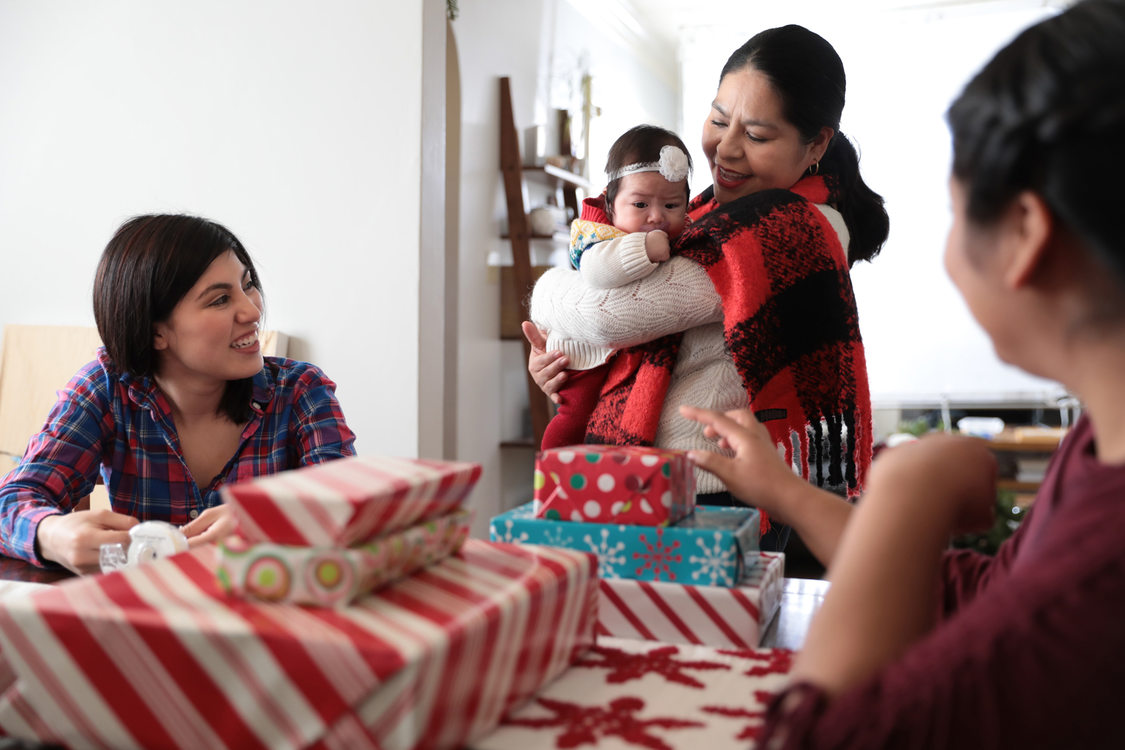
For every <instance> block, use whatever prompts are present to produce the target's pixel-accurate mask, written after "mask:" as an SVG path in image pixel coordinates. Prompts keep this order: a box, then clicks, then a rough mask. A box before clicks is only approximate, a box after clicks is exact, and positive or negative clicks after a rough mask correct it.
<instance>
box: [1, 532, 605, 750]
mask: <svg viewBox="0 0 1125 750" xmlns="http://www.w3.org/2000/svg"><path fill="white" fill-rule="evenodd" d="M214 554H215V550H214V549H213V548H204V549H199V550H194V551H191V552H186V553H183V554H180V555H175V556H172V557H167V558H164V559H161V560H158V561H156V562H154V563H152V564H148V565H141V566H137V567H134V568H130V569H127V570H124V571H119V572H116V573H112V574H109V575H104V576H91V577H88V578H81V579H75V580H73V581H68V582H66V583H63V584H61V585H59V586H55V587H52V588H50V589H48V590H44V591H36V592H34V593H31V594H28V595H26V596H23V597H19V598H13V599H12V600H11V601H10V602H8V603H7V605H6V606H5V607H3V608H0V689H2V690H3V693H2V695H0V731H2V732H3V733H5V734H8V735H11V736H15V737H19V738H25V739H30V740H36V741H40V742H49V743H61V744H66V745H68V746H75V747H91V746H92V747H112V748H141V747H144V748H157V747H160V748H165V747H182V748H221V747H230V748H267V747H268V748H298V747H309V746H317V747H326V748H333V747H337V748H377V747H378V748H386V749H387V750H391V749H393V748H422V747H425V748H447V747H449V748H451V747H457V746H460V745H462V744H464V743H465V742H467V741H469V740H471V739H473V738H475V737H478V736H480V735H482V734H484V733H487V732H488V731H489V730H490V729H491V728H492V727H494V726H495V725H496V724H497V723H498V722H499V721H500V718H501V716H502V715H503V714H504V712H505V711H507V710H508V709H509V708H511V707H512V706H514V705H515V704H517V703H519V702H520V701H522V700H524V699H526V698H527V697H528V696H530V695H532V694H533V693H534V692H535V691H536V690H538V689H539V688H540V687H541V686H542V685H543V684H544V683H546V682H547V681H548V680H550V679H552V678H553V677H555V676H556V675H558V674H560V673H561V672H563V671H564V670H565V669H566V668H567V666H568V665H569V664H570V662H571V661H572V660H573V659H574V658H576V657H577V656H578V655H579V654H580V653H582V652H583V651H585V650H586V649H587V648H588V647H589V646H590V645H591V644H592V641H593V626H594V608H595V606H596V602H597V598H596V597H597V594H596V584H595V583H594V581H595V578H594V572H595V571H594V560H593V557H592V556H590V555H587V554H584V553H576V552H571V551H569V550H561V549H551V548H546V547H532V546H515V545H506V544H490V543H487V542H481V541H475V540H470V541H468V542H466V544H465V546H464V547H463V548H462V551H461V553H460V554H459V555H457V556H454V557H450V558H447V559H446V560H444V561H442V562H440V563H438V564H436V565H433V566H431V567H429V568H426V569H425V570H423V571H421V572H418V573H416V574H415V575H413V576H411V577H409V578H407V579H404V580H402V581H399V582H398V583H395V584H392V585H391V586H388V587H387V588H385V589H383V590H382V591H380V592H379V593H378V594H373V595H371V596H368V597H365V598H363V599H360V600H358V601H357V603H356V604H355V605H354V606H351V607H346V608H342V609H317V608H303V607H298V606H294V605H281V604H270V603H263V602H255V601H250V600H244V599H239V598H237V597H233V596H227V595H224V594H223V593H222V591H221V590H220V588H219V586H218V583H217V582H216V580H215V574H214V560H213V557H214ZM497 646H503V647H502V648H500V647H497Z"/></svg>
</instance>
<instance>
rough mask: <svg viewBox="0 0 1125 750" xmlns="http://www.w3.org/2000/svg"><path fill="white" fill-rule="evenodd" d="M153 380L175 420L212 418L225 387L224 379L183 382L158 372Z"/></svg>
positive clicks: (217, 408) (217, 411) (216, 411)
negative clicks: (170, 408) (206, 381)
mask: <svg viewBox="0 0 1125 750" xmlns="http://www.w3.org/2000/svg"><path fill="white" fill-rule="evenodd" d="M154 380H156V384H157V385H158V386H159V387H160V390H161V392H163V394H164V397H165V398H167V399H168V402H169V404H170V405H171V407H172V417H173V419H174V420H175V421H177V422H183V421H185V420H186V421H196V420H200V419H213V418H215V417H216V416H217V415H218V414H219V404H220V403H221V402H222V399H223V393H224V392H225V391H226V387H227V384H226V382H225V381H221V380H220V381H212V382H208V383H198V382H185V381H183V380H180V379H177V378H167V377H164V376H161V375H160V374H157V375H156V376H155V377H154Z"/></svg>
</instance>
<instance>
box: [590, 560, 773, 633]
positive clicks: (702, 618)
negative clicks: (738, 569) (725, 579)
mask: <svg viewBox="0 0 1125 750" xmlns="http://www.w3.org/2000/svg"><path fill="white" fill-rule="evenodd" d="M784 571H785V555H783V554H781V553H777V552H759V553H758V554H757V560H756V561H753V562H752V561H751V558H750V557H747V558H746V572H745V573H744V574H743V577H742V580H741V581H740V582H739V585H738V586H733V587H726V586H693V585H690V584H683V583H671V582H666V581H636V580H631V579H627V578H602V579H601V580H600V581H599V582H598V585H599V587H600V593H599V596H598V636H599V637H600V636H603V635H605V636H615V637H619V638H635V639H641V640H646V641H663V642H664V643H684V644H698V645H704V646H711V647H713V648H752V647H754V646H757V645H758V644H759V643H760V642H761V638H762V633H763V632H764V631H765V628H766V625H768V624H769V621H770V619H771V618H772V617H773V616H774V613H776V612H777V609H778V607H779V606H780V604H781V588H782V582H783V581H782V578H783V576H784Z"/></svg>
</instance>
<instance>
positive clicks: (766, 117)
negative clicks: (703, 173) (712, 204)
mask: <svg viewBox="0 0 1125 750" xmlns="http://www.w3.org/2000/svg"><path fill="white" fill-rule="evenodd" d="M832 135H833V133H832V130H831V129H830V128H822V129H821V132H820V133H819V134H818V135H817V137H816V138H814V139H813V140H812V141H811V142H806V141H805V139H804V138H802V137H801V133H800V131H798V130H797V128H796V126H794V125H793V124H792V123H790V122H789V121H788V120H786V119H785V118H784V116H783V115H782V107H781V99H780V98H779V97H778V95H777V93H776V92H775V91H774V89H773V86H772V85H771V84H770V82H769V79H767V78H766V77H765V76H764V75H762V74H761V73H760V72H758V71H757V70H754V69H753V68H743V69H742V70H739V71H735V72H731V73H728V74H727V75H726V76H725V77H724V78H723V80H722V82H721V83H720V84H719V91H718V93H717V94H716V95H715V101H714V102H713V103H712V105H711V112H710V113H708V117H707V121H706V122H704V124H703V153H704V154H705V155H706V156H707V163H708V165H709V166H710V168H711V178H712V180H713V181H714V185H715V199H716V200H717V201H719V202H720V203H726V202H727V201H730V200H734V199H735V198H741V197H743V196H745V195H750V194H752V193H756V192H758V191H760V190H768V189H770V188H786V189H787V188H790V187H792V186H793V185H794V183H796V182H797V180H799V179H801V176H802V175H803V174H804V173H805V170H807V169H808V168H809V166H810V165H812V164H813V163H814V162H817V161H819V160H820V158H821V157H822V156H823V155H824V151H825V150H826V149H827V148H828V142H829V141H830V140H831V139H832Z"/></svg>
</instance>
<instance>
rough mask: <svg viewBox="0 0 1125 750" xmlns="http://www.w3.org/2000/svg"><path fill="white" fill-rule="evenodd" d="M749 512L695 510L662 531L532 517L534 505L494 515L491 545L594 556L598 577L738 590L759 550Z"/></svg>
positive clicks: (710, 508) (754, 514)
mask: <svg viewBox="0 0 1125 750" xmlns="http://www.w3.org/2000/svg"><path fill="white" fill-rule="evenodd" d="M758 532H759V517H758V511H756V510H754V509H753V508H723V507H714V506H696V508H695V512H694V513H692V514H691V515H690V516H688V517H687V518H684V519H682V520H681V521H679V522H677V523H675V524H673V525H671V526H664V527H653V526H630V525H626V524H602V523H581V522H575V521H554V520H548V519H544V518H536V517H535V512H534V507H533V503H530V502H529V503H525V504H524V505H521V506H519V507H518V508H513V509H512V510H510V511H508V512H506V513H501V514H500V515H498V516H495V517H493V519H492V522H491V524H490V527H489V533H490V537H491V539H492V541H494V542H512V543H517V544H521V543H522V544H546V545H549V546H552V547H566V548H568V549H576V550H581V551H582V552H593V553H594V554H595V555H597V557H598V576H599V577H601V578H630V579H635V580H639V581H673V582H676V583H687V584H693V585H700V586H737V585H738V582H739V580H740V579H741V578H742V573H743V558H744V557H745V556H746V555H748V554H753V553H755V552H757V551H758Z"/></svg>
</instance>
